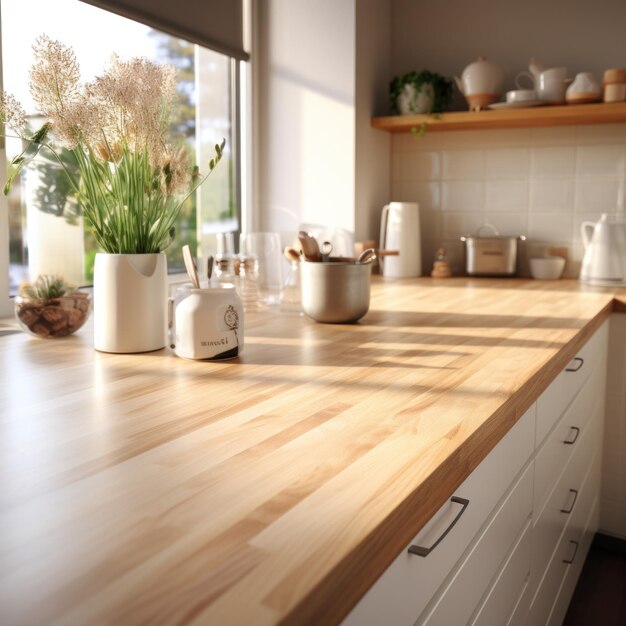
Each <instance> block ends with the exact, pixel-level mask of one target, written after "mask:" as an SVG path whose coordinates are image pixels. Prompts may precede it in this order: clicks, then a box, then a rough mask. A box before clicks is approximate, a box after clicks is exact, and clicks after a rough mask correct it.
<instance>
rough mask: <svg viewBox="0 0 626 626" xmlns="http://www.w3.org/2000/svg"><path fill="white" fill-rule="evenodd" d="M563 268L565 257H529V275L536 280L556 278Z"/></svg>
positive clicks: (559, 276) (559, 275)
mask: <svg viewBox="0 0 626 626" xmlns="http://www.w3.org/2000/svg"><path fill="white" fill-rule="evenodd" d="M564 269H565V259H564V258H563V257H560V256H547V257H540V258H535V259H530V275H531V276H532V277H533V278H536V279H537V280H557V279H559V278H561V275H562V274H563V270H564Z"/></svg>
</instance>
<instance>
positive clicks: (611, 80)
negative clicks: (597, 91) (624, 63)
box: [602, 68, 626, 102]
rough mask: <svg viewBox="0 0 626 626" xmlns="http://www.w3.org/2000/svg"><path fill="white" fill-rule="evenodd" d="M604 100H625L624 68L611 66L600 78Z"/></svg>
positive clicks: (625, 81) (625, 70)
mask: <svg viewBox="0 0 626 626" xmlns="http://www.w3.org/2000/svg"><path fill="white" fill-rule="evenodd" d="M602 85H603V88H604V98H603V99H604V101H605V102H624V101H626V68H613V69H610V70H606V71H605V72H604V78H603V80H602Z"/></svg>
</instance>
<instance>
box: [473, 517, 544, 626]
mask: <svg viewBox="0 0 626 626" xmlns="http://www.w3.org/2000/svg"><path fill="white" fill-rule="evenodd" d="M531 530H532V527H531V521H530V519H529V520H528V521H527V522H526V526H525V527H524V530H523V531H522V534H521V536H520V538H519V539H518V541H517V543H516V544H515V547H514V548H513V551H512V552H511V554H510V555H509V558H508V559H507V560H506V563H505V564H504V567H503V568H502V571H501V572H500V573H499V575H498V577H497V578H496V581H495V583H494V584H493V585H492V587H491V589H490V591H489V593H488V595H487V597H486V598H485V600H484V601H483V603H482V605H481V607H480V608H479V610H478V613H477V614H476V616H475V617H474V619H473V620H472V621H471V624H472V626H493V624H506V623H507V620H508V619H509V617H510V616H511V614H512V613H513V611H514V609H515V607H516V606H517V602H518V598H519V596H520V590H522V592H523V590H524V589H525V583H526V581H527V580H528V575H529V571H530V537H531Z"/></svg>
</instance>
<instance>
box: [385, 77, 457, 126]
mask: <svg viewBox="0 0 626 626" xmlns="http://www.w3.org/2000/svg"><path fill="white" fill-rule="evenodd" d="M389 96H390V98H391V110H392V112H393V113H400V114H401V115H412V114H415V113H423V114H429V113H441V111H443V110H444V109H445V108H446V107H447V106H448V105H449V104H450V100H451V98H452V81H451V80H450V79H449V78H446V77H445V76H442V75H441V74H437V73H436V72H430V71H428V70H422V71H421V72H419V73H418V72H409V73H408V74H404V75H403V76H396V77H395V78H394V79H393V80H392V81H391V83H390V84H389Z"/></svg>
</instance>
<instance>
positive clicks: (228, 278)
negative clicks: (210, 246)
mask: <svg viewBox="0 0 626 626" xmlns="http://www.w3.org/2000/svg"><path fill="white" fill-rule="evenodd" d="M213 274H214V275H215V279H216V281H217V282H218V284H222V283H232V282H234V279H235V239H234V235H233V233H216V234H215V264H214V269H213Z"/></svg>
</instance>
